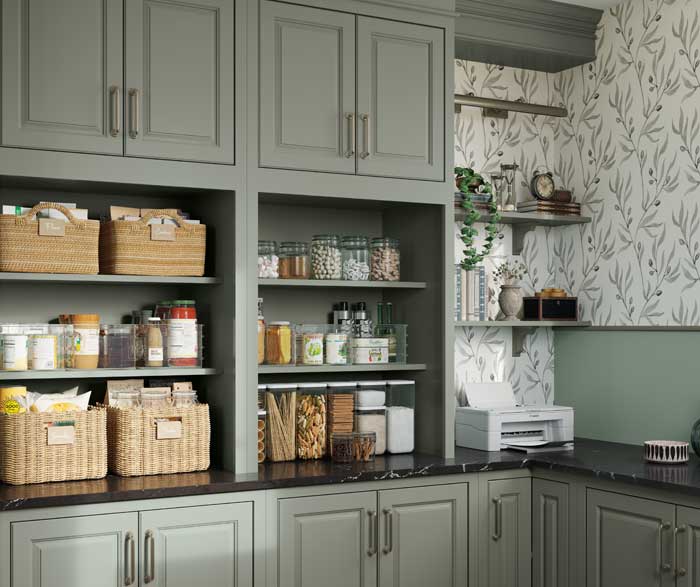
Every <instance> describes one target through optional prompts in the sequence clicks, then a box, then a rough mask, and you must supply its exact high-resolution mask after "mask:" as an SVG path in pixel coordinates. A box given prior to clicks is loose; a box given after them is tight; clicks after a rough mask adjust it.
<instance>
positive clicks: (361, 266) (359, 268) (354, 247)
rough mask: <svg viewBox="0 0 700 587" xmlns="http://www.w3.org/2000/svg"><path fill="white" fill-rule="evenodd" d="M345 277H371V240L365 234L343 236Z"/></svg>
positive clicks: (348, 278) (355, 279)
mask: <svg viewBox="0 0 700 587" xmlns="http://www.w3.org/2000/svg"><path fill="white" fill-rule="evenodd" d="M342 252H343V279H345V280H348V281H367V280H368V279H369V241H368V240H367V237H364V236H346V237H343V251H342Z"/></svg>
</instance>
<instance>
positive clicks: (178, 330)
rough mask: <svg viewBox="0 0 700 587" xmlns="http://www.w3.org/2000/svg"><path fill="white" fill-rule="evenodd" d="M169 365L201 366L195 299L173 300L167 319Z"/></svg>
mask: <svg viewBox="0 0 700 587" xmlns="http://www.w3.org/2000/svg"><path fill="white" fill-rule="evenodd" d="M167 343H168V345H167V346H168V365H169V366H171V367H197V366H199V330H198V328H197V309H196V306H195V303H194V301H193V300H175V301H173V302H172V305H171V307H170V311H169V313H168V319H167Z"/></svg>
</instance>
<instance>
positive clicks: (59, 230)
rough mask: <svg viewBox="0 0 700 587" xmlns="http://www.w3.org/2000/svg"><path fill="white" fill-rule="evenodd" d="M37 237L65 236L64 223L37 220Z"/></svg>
mask: <svg viewBox="0 0 700 587" xmlns="http://www.w3.org/2000/svg"><path fill="white" fill-rule="evenodd" d="M39 236H66V223H65V222H64V221H63V220H53V219H51V218H39Z"/></svg>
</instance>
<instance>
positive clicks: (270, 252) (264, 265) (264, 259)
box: [258, 240, 280, 279]
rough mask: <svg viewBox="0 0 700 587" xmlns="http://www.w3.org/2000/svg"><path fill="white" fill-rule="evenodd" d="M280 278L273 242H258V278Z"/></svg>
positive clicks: (275, 246)
mask: <svg viewBox="0 0 700 587" xmlns="http://www.w3.org/2000/svg"><path fill="white" fill-rule="evenodd" d="M279 276H280V258H279V255H278V251H277V243H276V242H275V241H265V240H263V241H258V277H259V278H260V279H277V278H278V277H279Z"/></svg>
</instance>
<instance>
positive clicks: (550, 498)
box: [532, 479, 570, 587]
mask: <svg viewBox="0 0 700 587" xmlns="http://www.w3.org/2000/svg"><path fill="white" fill-rule="evenodd" d="M569 546H570V543H569V486H568V484H566V483H559V482H558V481H546V480H544V479H533V480H532V552H533V555H532V583H533V586H534V587H568V586H569Z"/></svg>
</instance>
